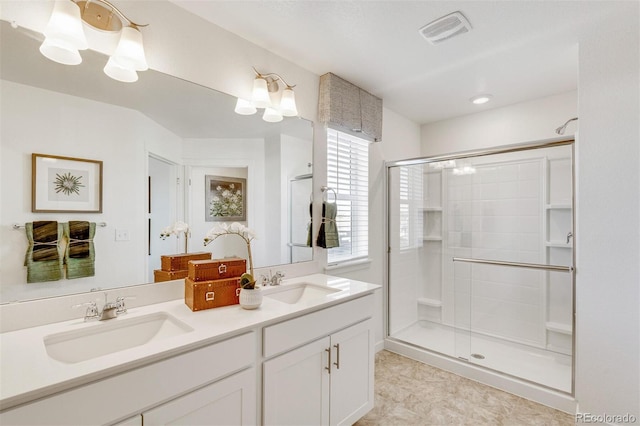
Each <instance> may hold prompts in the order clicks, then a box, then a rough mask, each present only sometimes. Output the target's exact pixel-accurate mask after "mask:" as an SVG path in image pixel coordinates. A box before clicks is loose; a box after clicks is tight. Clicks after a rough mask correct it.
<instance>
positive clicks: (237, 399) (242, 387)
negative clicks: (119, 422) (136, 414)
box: [142, 368, 257, 426]
mask: <svg viewBox="0 0 640 426" xmlns="http://www.w3.org/2000/svg"><path fill="white" fill-rule="evenodd" d="M142 418H143V423H144V425H145V426H149V425H194V426H195V425H220V426H223V425H224V426H231V425H255V424H256V420H257V419H256V372H255V369H254V368H249V369H247V370H244V371H242V372H240V373H236V374H234V375H232V376H230V377H227V378H226V379H222V380H220V381H217V382H215V383H212V384H210V385H207V386H205V387H203V388H201V389H198V390H196V391H194V392H191V393H188V394H186V395H185V396H183V397H180V398H177V399H174V400H172V401H169V402H167V403H166V404H163V405H161V406H159V407H157V408H154V409H152V410H149V411H147V412H144V413H142Z"/></svg>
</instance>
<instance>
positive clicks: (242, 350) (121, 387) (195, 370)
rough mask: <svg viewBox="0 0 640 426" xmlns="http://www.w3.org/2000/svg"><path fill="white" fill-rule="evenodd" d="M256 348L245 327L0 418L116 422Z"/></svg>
mask: <svg viewBox="0 0 640 426" xmlns="http://www.w3.org/2000/svg"><path fill="white" fill-rule="evenodd" d="M255 353H256V347H255V337H254V333H253V332H251V333H246V334H243V335H241V336H237V337H233V338H231V339H228V340H225V341H222V342H219V343H215V344H212V345H209V346H206V347H203V348H200V349H195V350H193V351H191V352H187V353H185V354H181V355H177V356H174V357H171V358H167V359H164V360H161V361H157V362H154V363H152V364H149V365H146V366H143V367H140V368H136V369H134V370H131V371H127V372H124V373H121V374H116V375H114V376H111V377H107V378H105V379H102V380H99V381H96V382H94V383H89V384H87V385H83V386H79V387H76V388H73V389H71V390H68V391H65V392H61V393H58V394H55V395H53V396H50V397H47V398H43V399H40V400H38V401H36V402H33V403H29V404H25V405H21V406H19V407H16V408H13V409H9V410H7V411H3V412H2V413H0V424H7V425H9V424H10V425H35V424H46V425H70V424H75V425H96V424H110V423H114V422H118V421H121V420H124V419H126V418H127V417H131V416H132V415H134V414H136V413H140V412H141V411H142V410H144V409H148V408H150V407H153V406H155V405H157V404H159V403H161V402H164V401H167V400H169V399H172V398H174V397H175V396H176V395H181V394H183V393H185V392H188V391H190V390H192V389H195V388H197V387H199V386H202V385H204V384H207V383H209V382H212V381H214V380H216V379H217V378H220V377H222V376H225V375H227V374H229V373H232V372H234V371H238V370H240V369H242V368H244V367H247V366H249V365H252V364H253V363H254V362H255Z"/></svg>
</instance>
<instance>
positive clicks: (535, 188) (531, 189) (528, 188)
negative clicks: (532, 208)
mask: <svg viewBox="0 0 640 426" xmlns="http://www.w3.org/2000/svg"><path fill="white" fill-rule="evenodd" d="M540 191H541V188H540V181H538V180H521V181H520V182H518V196H519V197H520V198H536V199H537V198H539V197H540Z"/></svg>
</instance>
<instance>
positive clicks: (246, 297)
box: [240, 288, 262, 309]
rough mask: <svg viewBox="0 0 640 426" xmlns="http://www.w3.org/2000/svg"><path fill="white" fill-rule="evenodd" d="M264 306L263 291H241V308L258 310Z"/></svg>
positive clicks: (247, 289) (257, 289)
mask: <svg viewBox="0 0 640 426" xmlns="http://www.w3.org/2000/svg"><path fill="white" fill-rule="evenodd" d="M261 304H262V290H260V289H259V288H254V289H249V288H243V289H241V290H240V306H241V307H242V308H244V309H256V308H257V307H258V306H260V305H261Z"/></svg>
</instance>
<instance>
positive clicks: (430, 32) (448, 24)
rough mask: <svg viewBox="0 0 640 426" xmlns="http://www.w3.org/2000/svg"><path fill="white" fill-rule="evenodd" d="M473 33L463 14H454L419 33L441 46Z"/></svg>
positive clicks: (444, 17) (426, 26) (430, 24)
mask: <svg viewBox="0 0 640 426" xmlns="http://www.w3.org/2000/svg"><path fill="white" fill-rule="evenodd" d="M469 31H471V24H470V23H469V21H467V18H465V17H464V15H463V14H462V13H461V12H453V13H450V14H448V15H446V16H443V17H442V18H439V19H436V20H435V21H433V22H430V23H428V24H427V25H425V26H424V27H422V28H420V29H419V30H418V32H419V33H420V34H421V35H422V37H424V38H426V39H427V41H428V42H429V43H431V44H439V43H442V42H443V41H445V40H449V39H450V38H453V37H455V36H457V35H460V34H464V33H468V32H469Z"/></svg>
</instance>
